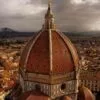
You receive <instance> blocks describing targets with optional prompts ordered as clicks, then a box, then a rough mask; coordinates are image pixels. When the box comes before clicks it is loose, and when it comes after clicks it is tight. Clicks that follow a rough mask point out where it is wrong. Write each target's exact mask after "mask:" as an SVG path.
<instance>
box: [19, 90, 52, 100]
mask: <svg viewBox="0 0 100 100" xmlns="http://www.w3.org/2000/svg"><path fill="white" fill-rule="evenodd" d="M19 100H50V98H49V97H48V96H46V95H44V94H43V93H41V92H39V91H28V92H25V93H23V94H22V95H21V96H20V98H19Z"/></svg>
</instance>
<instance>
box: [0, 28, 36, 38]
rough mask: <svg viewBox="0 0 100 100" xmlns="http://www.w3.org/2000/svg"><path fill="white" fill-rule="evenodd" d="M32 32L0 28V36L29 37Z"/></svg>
mask: <svg viewBox="0 0 100 100" xmlns="http://www.w3.org/2000/svg"><path fill="white" fill-rule="evenodd" d="M33 34H34V32H18V31H15V30H12V29H10V28H2V29H0V38H13V37H30V36H32V35H33Z"/></svg>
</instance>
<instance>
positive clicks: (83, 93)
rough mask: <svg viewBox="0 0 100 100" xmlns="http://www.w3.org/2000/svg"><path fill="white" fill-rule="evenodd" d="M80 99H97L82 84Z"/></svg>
mask: <svg viewBox="0 0 100 100" xmlns="http://www.w3.org/2000/svg"><path fill="white" fill-rule="evenodd" d="M78 100H95V98H94V95H93V94H92V92H91V91H90V90H89V89H88V88H86V87H84V86H81V87H79V95H78Z"/></svg>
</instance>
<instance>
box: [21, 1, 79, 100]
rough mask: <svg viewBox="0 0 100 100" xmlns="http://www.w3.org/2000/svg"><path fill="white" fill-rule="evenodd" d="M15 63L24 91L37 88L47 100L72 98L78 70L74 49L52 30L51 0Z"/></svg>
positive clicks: (75, 90) (75, 96)
mask: <svg viewBox="0 0 100 100" xmlns="http://www.w3.org/2000/svg"><path fill="white" fill-rule="evenodd" d="M19 66H20V69H19V71H20V83H21V86H22V88H23V91H24V92H25V91H35V90H39V91H41V92H42V93H44V94H46V95H48V96H49V97H50V98H51V99H55V100H56V99H58V100H60V98H61V97H62V96H71V97H72V98H74V99H75V100H76V98H77V93H78V69H79V58H78V54H77V50H76V49H75V47H74V45H73V44H72V42H71V41H70V40H69V38H68V37H67V36H65V35H64V34H63V33H61V32H59V31H58V30H57V29H56V26H55V24H54V15H53V13H52V10H51V1H49V3H48V10H47V13H46V15H45V23H44V25H43V27H42V29H41V31H40V32H38V33H37V34H35V35H34V36H33V37H32V38H31V40H30V41H29V42H28V44H27V45H26V47H25V48H24V51H23V53H22V56H21V60H20V64H19ZM74 99H73V100H74Z"/></svg>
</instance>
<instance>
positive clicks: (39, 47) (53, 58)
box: [20, 30, 78, 74]
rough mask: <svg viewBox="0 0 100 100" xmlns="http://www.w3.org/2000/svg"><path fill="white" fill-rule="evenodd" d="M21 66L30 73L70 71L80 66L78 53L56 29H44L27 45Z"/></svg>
mask: <svg viewBox="0 0 100 100" xmlns="http://www.w3.org/2000/svg"><path fill="white" fill-rule="evenodd" d="M20 66H21V68H22V69H25V70H26V71H27V72H30V73H40V74H50V73H53V74H60V73H68V72H72V71H73V70H74V69H75V67H77V66H78V55H77V51H76V49H75V47H74V46H73V44H72V43H71V41H70V40H69V39H68V38H67V37H66V36H65V35H64V34H62V33H60V32H57V31H56V30H43V31H41V32H39V33H38V34H37V35H36V36H35V37H34V36H33V38H32V39H31V40H30V41H29V43H28V44H27V45H26V47H25V49H24V51H23V53H22V56H21V60H20Z"/></svg>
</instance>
